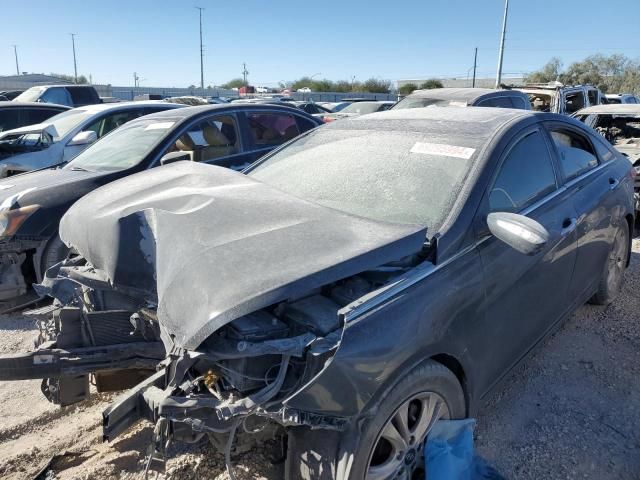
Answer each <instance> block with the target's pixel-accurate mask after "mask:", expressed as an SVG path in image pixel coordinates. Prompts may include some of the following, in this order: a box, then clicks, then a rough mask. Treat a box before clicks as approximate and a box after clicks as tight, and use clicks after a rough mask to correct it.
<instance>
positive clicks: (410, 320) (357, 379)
mask: <svg viewBox="0 0 640 480" xmlns="http://www.w3.org/2000/svg"><path fill="white" fill-rule="evenodd" d="M412 277H413V278H412ZM421 277H424V278H421ZM420 278H421V279H420ZM407 279H408V281H409V282H411V281H413V280H416V279H418V280H417V282H416V283H415V284H413V285H412V286H409V287H407V288H405V289H404V290H402V291H400V292H398V293H396V294H393V295H392V296H390V297H389V298H388V299H386V300H385V301H384V302H383V303H381V304H380V305H378V306H377V307H376V308H375V309H373V310H371V311H369V312H367V313H364V314H362V315H361V316H358V317H356V318H352V319H350V320H348V321H347V323H346V326H345V328H344V332H343V336H342V340H341V342H340V345H339V347H338V350H337V352H336V354H335V356H334V357H333V359H332V360H330V363H329V364H328V366H325V368H324V370H323V371H321V372H320V373H319V374H318V375H317V376H316V377H315V378H314V379H313V380H312V381H311V382H309V383H308V384H307V385H306V386H305V387H303V388H302V389H301V390H300V391H299V392H297V393H296V394H295V395H293V396H292V397H291V398H290V399H289V400H288V402H287V406H289V407H292V408H295V409H298V410H302V411H312V412H317V413H321V414H324V415H330V416H340V417H351V416H354V415H357V414H358V413H360V412H362V411H363V410H364V409H366V408H367V407H368V406H372V405H375V401H376V399H377V398H378V397H379V396H380V395H382V394H383V393H384V391H385V390H386V389H387V388H388V387H389V386H391V385H393V384H395V383H396V382H398V381H400V380H401V378H402V377H403V376H404V375H406V374H407V373H409V370H410V369H411V367H412V366H414V365H416V364H418V363H419V362H421V361H423V360H425V359H427V358H430V357H432V356H434V355H437V354H443V353H445V354H448V355H450V356H453V357H454V358H456V359H457V360H458V361H459V362H460V363H461V364H462V365H463V368H464V369H465V371H467V373H470V372H471V369H472V368H474V367H475V366H473V365H471V364H470V363H469V362H468V359H467V358H466V347H465V342H470V341H473V339H471V338H465V336H464V331H465V325H467V324H468V323H469V322H474V321H477V320H479V319H481V317H482V316H483V315H484V306H483V299H484V293H483V287H482V268H481V264H480V259H479V256H478V253H477V250H476V248H475V246H472V247H470V248H468V249H466V250H465V252H464V253H462V254H459V255H458V256H457V257H456V258H455V259H453V260H452V261H451V262H450V263H448V264H446V265H443V266H441V267H437V266H433V265H431V264H428V263H425V264H422V265H420V266H418V267H416V268H415V269H414V270H412V271H411V272H409V274H408V275H407ZM374 299H375V297H374V298H372V299H370V300H369V301H372V300H374ZM363 305H366V303H365V304H363ZM468 386H469V387H470V389H476V388H477V387H476V386H471V384H469V385H468Z"/></svg>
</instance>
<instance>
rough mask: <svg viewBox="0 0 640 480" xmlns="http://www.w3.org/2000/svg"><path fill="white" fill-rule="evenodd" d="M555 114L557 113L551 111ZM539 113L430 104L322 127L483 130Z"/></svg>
mask: <svg viewBox="0 0 640 480" xmlns="http://www.w3.org/2000/svg"><path fill="white" fill-rule="evenodd" d="M552 115H553V116H554V117H560V115H556V114H552ZM538 116H539V114H538V113H536V112H532V111H530V110H519V109H513V108H487V107H468V108H458V107H433V108H406V109H397V110H396V109H393V110H387V111H384V112H377V113H370V114H367V115H360V116H359V117H348V118H345V119H342V120H340V121H339V122H331V123H329V124H327V125H325V126H324V127H322V128H331V129H342V128H354V129H366V128H368V125H367V124H370V125H371V126H372V127H375V128H376V129H378V128H387V127H389V128H391V127H393V128H392V129H394V130H402V129H403V128H404V127H406V129H407V131H411V130H412V129H417V130H420V131H422V129H423V128H425V129H426V130H425V131H428V127H429V125H433V124H434V122H435V123H441V122H446V123H450V124H451V127H452V131H463V130H465V129H471V130H473V129H476V128H480V126H482V128H481V129H484V128H485V127H488V128H489V130H494V131H495V129H497V128H500V127H501V126H502V125H505V124H507V123H509V122H511V121H513V120H514V119H519V118H526V117H530V118H536V117H538Z"/></svg>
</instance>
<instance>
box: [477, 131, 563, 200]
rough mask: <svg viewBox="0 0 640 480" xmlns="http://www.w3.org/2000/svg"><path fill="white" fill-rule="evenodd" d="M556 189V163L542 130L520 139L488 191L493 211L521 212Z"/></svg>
mask: <svg viewBox="0 0 640 480" xmlns="http://www.w3.org/2000/svg"><path fill="white" fill-rule="evenodd" d="M555 189H556V178H555V174H554V172H553V163H552V160H551V156H550V155H549V150H548V148H547V144H546V143H545V140H544V138H543V136H542V134H541V133H540V132H533V133H530V134H529V135H527V136H526V137H524V138H523V139H521V140H520V141H518V143H517V144H516V145H514V146H513V147H512V148H511V150H510V151H509V153H508V154H507V156H506V158H505V159H504V162H502V165H501V166H500V170H499V172H498V175H497V177H496V180H495V182H494V183H493V186H492V187H491V190H490V193H489V207H490V210H491V211H492V212H518V211H520V210H522V209H523V208H526V207H528V206H529V205H531V204H533V203H535V202H536V201H538V200H540V199H541V198H542V197H544V196H545V195H548V194H549V193H551V192H553V191H554V190H555Z"/></svg>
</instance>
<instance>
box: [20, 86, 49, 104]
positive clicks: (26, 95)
mask: <svg viewBox="0 0 640 480" xmlns="http://www.w3.org/2000/svg"><path fill="white" fill-rule="evenodd" d="M44 90H45V88H44V87H31V88H29V89H28V90H25V91H24V92H22V93H21V94H20V95H18V96H17V97H16V98H14V99H13V101H14V102H35V101H36V100H38V98H40V95H42V92H44Z"/></svg>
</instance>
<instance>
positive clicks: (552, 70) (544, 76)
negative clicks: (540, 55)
mask: <svg viewBox="0 0 640 480" xmlns="http://www.w3.org/2000/svg"><path fill="white" fill-rule="evenodd" d="M561 73H562V61H561V60H560V59H559V58H557V57H553V58H551V60H549V61H548V62H547V63H546V65H545V66H544V67H542V68H541V69H540V70H537V71H535V72H531V73H530V74H528V75H526V76H525V77H524V81H525V82H527V83H549V82H555V81H558V80H559V79H560V74H561Z"/></svg>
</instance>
